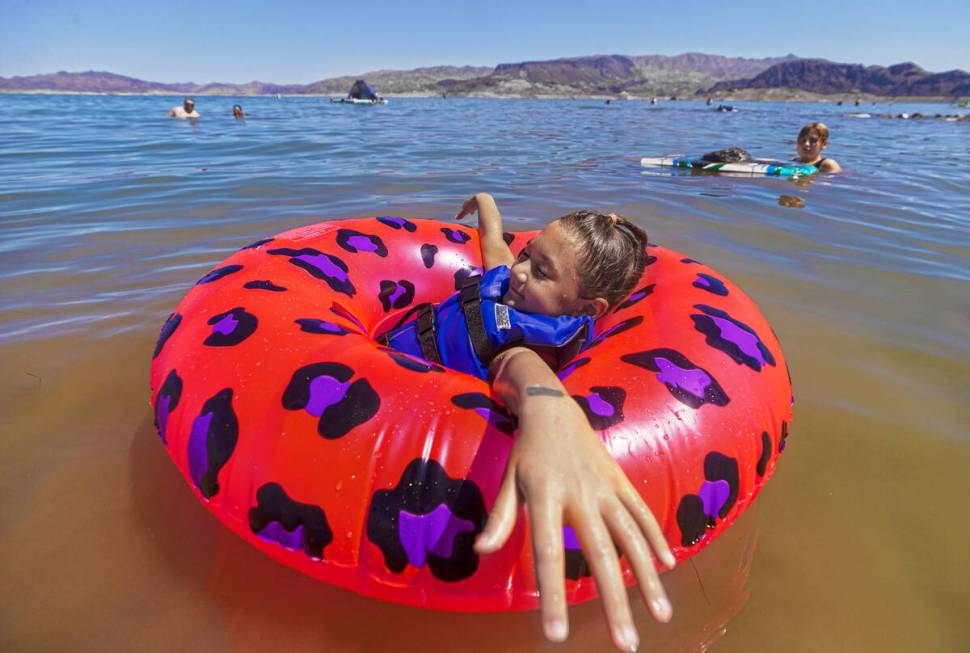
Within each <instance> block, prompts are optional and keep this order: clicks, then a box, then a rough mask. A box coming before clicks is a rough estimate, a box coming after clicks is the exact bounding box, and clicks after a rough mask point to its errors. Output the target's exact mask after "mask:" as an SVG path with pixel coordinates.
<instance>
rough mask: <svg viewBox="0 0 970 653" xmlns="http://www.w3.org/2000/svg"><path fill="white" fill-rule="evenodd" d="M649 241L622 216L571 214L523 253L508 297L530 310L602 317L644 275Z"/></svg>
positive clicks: (545, 232) (539, 236) (591, 212)
mask: <svg viewBox="0 0 970 653" xmlns="http://www.w3.org/2000/svg"><path fill="white" fill-rule="evenodd" d="M646 246H647V235H646V233H644V232H643V230H642V229H640V228H639V227H637V226H636V225H635V224H633V223H632V222H630V221H629V220H627V219H626V218H624V217H622V216H619V215H613V214H609V215H606V214H602V213H596V212H594V211H576V212H575V213H570V214H569V215H565V216H563V217H561V218H559V219H558V220H555V221H554V222H552V223H550V224H549V225H548V226H547V227H546V228H545V229H543V230H542V232H541V233H540V234H539V235H538V236H536V237H535V238H533V239H532V240H531V241H529V244H528V245H526V247H525V248H524V249H523V250H522V252H521V253H520V254H519V257H518V258H517V259H516V261H515V263H514V264H513V265H512V276H511V279H510V283H509V292H508V294H506V296H505V301H506V303H508V304H509V305H511V306H515V307H516V308H519V309H520V310H523V311H528V312H531V313H541V314H544V315H590V316H592V317H594V318H598V317H600V316H601V315H603V314H604V313H605V312H606V311H607V310H608V309H609V308H610V307H611V306H613V305H614V304H616V303H618V302H619V301H620V300H621V299H623V298H624V297H625V296H626V295H628V294H629V293H630V291H631V290H633V287H634V286H635V285H636V283H637V281H639V280H640V276H641V275H642V274H643V268H644V265H645V261H646Z"/></svg>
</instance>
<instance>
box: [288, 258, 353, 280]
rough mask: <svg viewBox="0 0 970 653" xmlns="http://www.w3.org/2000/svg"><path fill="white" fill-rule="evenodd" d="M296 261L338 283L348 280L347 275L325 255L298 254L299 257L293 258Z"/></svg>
mask: <svg viewBox="0 0 970 653" xmlns="http://www.w3.org/2000/svg"><path fill="white" fill-rule="evenodd" d="M293 258H295V259H296V260H298V261H303V262H304V263H306V264H308V265H312V266H313V267H315V268H316V269H317V270H319V271H320V272H322V273H323V274H325V275H327V276H328V277H333V278H334V279H337V280H338V281H342V282H346V281H348V280H349V279H350V277H348V276H347V273H346V272H344V271H343V270H342V269H340V268H339V267H338V266H337V264H336V263H334V262H333V261H332V260H330V257H329V256H327V255H326V254H300V255H299V256H295V257H293Z"/></svg>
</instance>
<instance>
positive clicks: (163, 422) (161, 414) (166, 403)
mask: <svg viewBox="0 0 970 653" xmlns="http://www.w3.org/2000/svg"><path fill="white" fill-rule="evenodd" d="M171 403H172V397H170V396H168V395H165V396H163V397H162V398H161V399H159V400H158V404H157V405H156V407H155V412H156V414H157V415H158V437H159V438H161V440H162V444H168V440H167V439H166V435H165V427H166V426H167V425H168V411H169V410H170V404H171Z"/></svg>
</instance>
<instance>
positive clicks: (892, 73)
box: [708, 59, 970, 97]
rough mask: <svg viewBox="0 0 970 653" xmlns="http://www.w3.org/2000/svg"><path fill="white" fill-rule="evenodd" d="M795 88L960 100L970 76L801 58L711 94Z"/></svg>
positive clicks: (904, 66)
mask: <svg viewBox="0 0 970 653" xmlns="http://www.w3.org/2000/svg"><path fill="white" fill-rule="evenodd" d="M769 88H792V89H798V90H802V91H809V92H811V93H821V94H826V95H829V94H833V93H841V94H851V93H867V94H869V95H879V96H884V97H927V96H930V97H960V96H968V95H970V73H967V72H966V71H963V70H950V71H948V72H945V73H930V72H927V71H925V70H923V69H922V68H920V67H919V66H917V65H916V64H914V63H908V62H907V63H900V64H896V65H895V66H889V67H884V66H862V65H860V64H845V63H832V62H831V61H826V60H824V59H798V60H795V61H786V62H783V63H779V64H776V65H774V66H772V67H770V68H768V69H767V70H765V71H763V72H761V73H759V74H757V75H755V76H754V77H752V78H750V79H736V80H732V81H724V82H719V83H717V84H715V85H714V86H713V87H711V88H710V89H708V91H709V92H710V93H724V92H730V91H734V90H739V89H769Z"/></svg>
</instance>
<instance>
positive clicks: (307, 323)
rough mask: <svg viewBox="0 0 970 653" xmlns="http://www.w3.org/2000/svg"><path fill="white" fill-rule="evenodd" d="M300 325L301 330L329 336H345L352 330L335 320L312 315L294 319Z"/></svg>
mask: <svg viewBox="0 0 970 653" xmlns="http://www.w3.org/2000/svg"><path fill="white" fill-rule="evenodd" d="M294 322H296V323H297V324H299V325H300V331H303V332H305V333H319V334H322V335H328V336H345V335H347V334H348V333H350V331H348V330H347V329H345V328H343V327H342V326H340V325H339V324H336V323H334V322H327V321H326V320H318V319H316V318H312V317H301V318H297V319H296V320H294Z"/></svg>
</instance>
